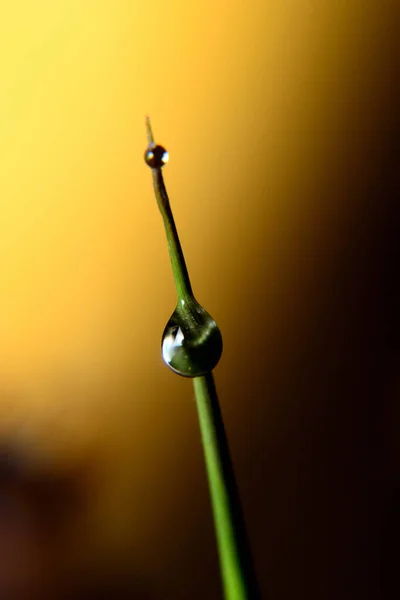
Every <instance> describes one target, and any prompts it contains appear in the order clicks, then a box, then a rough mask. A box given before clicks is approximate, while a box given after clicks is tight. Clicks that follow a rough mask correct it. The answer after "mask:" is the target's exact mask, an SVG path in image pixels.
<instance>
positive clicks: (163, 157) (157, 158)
mask: <svg viewBox="0 0 400 600" xmlns="http://www.w3.org/2000/svg"><path fill="white" fill-rule="evenodd" d="M144 160H145V161H146V163H147V164H148V165H149V167H151V168H152V169H159V168H161V167H163V166H164V165H165V164H166V163H167V162H168V160H169V154H168V152H167V151H166V149H165V148H163V146H159V145H157V146H156V145H155V144H150V146H149V147H148V148H147V150H146V152H145V153H144Z"/></svg>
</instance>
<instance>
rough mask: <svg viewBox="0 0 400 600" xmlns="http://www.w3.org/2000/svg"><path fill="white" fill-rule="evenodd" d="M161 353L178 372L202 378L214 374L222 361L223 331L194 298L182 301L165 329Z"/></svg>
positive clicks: (185, 375) (171, 367)
mask: <svg viewBox="0 0 400 600" xmlns="http://www.w3.org/2000/svg"><path fill="white" fill-rule="evenodd" d="M161 351H162V356H163V359H164V361H165V363H166V364H167V365H168V366H169V367H170V369H172V370H173V371H174V372H175V373H178V374H179V375H182V376H183V377H199V376H200V375H205V374H206V373H209V372H210V371H212V369H214V367H215V366H216V365H217V364H218V362H219V359H220V358H221V354H222V336H221V332H220V330H219V327H218V325H217V324H216V322H215V321H214V319H213V318H212V317H211V315H209V314H208V312H207V311H206V310H204V308H203V307H202V306H200V304H199V303H198V302H197V301H196V300H195V299H194V298H192V299H190V300H186V301H183V300H182V301H181V302H180V303H179V302H178V306H177V307H176V309H175V311H174V313H173V314H172V317H171V318H170V320H169V321H168V323H167V325H166V327H165V329H164V333H163V336H162V342H161Z"/></svg>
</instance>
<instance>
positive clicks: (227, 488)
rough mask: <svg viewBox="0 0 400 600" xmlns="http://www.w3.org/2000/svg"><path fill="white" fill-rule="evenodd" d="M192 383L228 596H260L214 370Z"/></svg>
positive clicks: (240, 599)
mask: <svg viewBox="0 0 400 600" xmlns="http://www.w3.org/2000/svg"><path fill="white" fill-rule="evenodd" d="M193 385H194V390H195V396H196V404H197V412H198V417H199V423H200V431H201V438H202V443H203V450H204V457H205V464H206V470H207V475H208V482H209V488H210V496H211V504H212V508H213V515H214V526H215V531H216V537H217V546H218V553H219V559H220V565H221V573H222V582H223V588H224V594H225V599H226V600H250V599H251V600H253V599H254V598H258V597H259V594H258V590H257V584H256V579H255V575H254V571H253V566H252V560H251V555H250V549H249V545H248V541H247V536H246V531H245V526H244V520H243V515H242V510H241V505H240V500H239V494H238V490H237V486H236V480H235V475H234V471H233V467H232V462H231V458H230V453H229V447H228V442H227V439H226V434H225V428H224V424H223V420H222V415H221V410H220V407H219V403H218V396H217V392H216V389H215V384H214V378H213V375H212V373H208V374H207V375H204V376H202V377H195V378H194V379H193Z"/></svg>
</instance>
